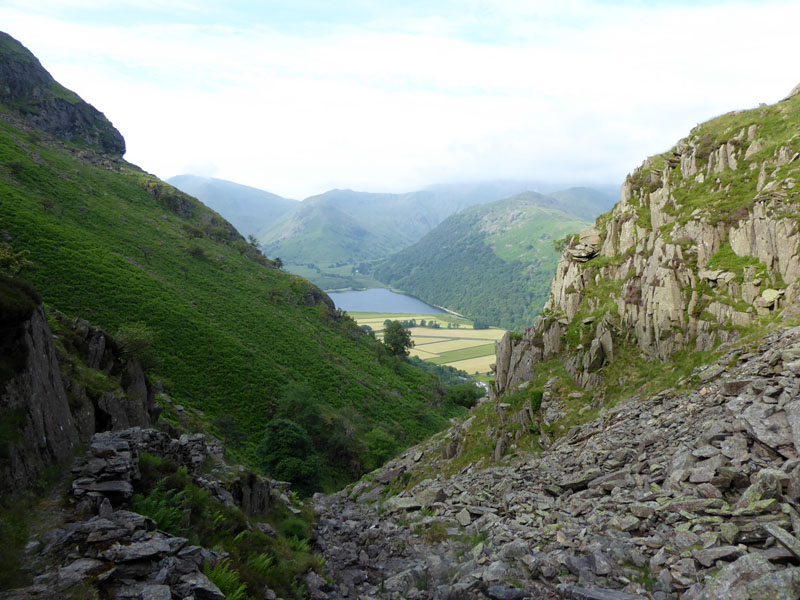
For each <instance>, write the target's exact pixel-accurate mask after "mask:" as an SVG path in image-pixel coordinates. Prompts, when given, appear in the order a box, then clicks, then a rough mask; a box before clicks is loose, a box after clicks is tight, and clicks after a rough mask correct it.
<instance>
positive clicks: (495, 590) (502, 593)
mask: <svg viewBox="0 0 800 600" xmlns="http://www.w3.org/2000/svg"><path fill="white" fill-rule="evenodd" d="M486 594H487V595H488V596H489V598H492V600H525V598H530V597H531V595H530V593H529V592H526V591H525V590H520V589H518V588H513V587H503V586H502V585H493V586H491V587H490V588H489V589H488V590H486Z"/></svg>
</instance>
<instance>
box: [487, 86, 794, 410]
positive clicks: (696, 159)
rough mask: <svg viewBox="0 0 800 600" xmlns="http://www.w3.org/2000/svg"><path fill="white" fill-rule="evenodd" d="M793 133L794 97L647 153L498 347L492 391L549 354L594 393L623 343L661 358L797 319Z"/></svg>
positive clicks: (570, 245)
mask: <svg viewBox="0 0 800 600" xmlns="http://www.w3.org/2000/svg"><path fill="white" fill-rule="evenodd" d="M799 131H800V98H799V97H798V96H797V95H792V96H790V97H788V98H787V99H785V100H783V101H781V102H779V103H778V104H775V105H773V106H769V107H767V106H762V107H759V108H758V109H754V110H749V111H740V112H735V113H730V114H727V115H723V116H721V117H718V118H717V119H714V120H712V121H709V122H707V123H705V124H703V125H700V126H698V127H697V128H695V129H694V130H693V131H692V132H691V134H690V135H689V136H688V137H687V138H685V139H683V140H681V141H679V142H678V143H677V144H676V145H675V146H674V147H673V148H672V149H671V150H670V151H668V152H666V153H664V154H661V155H658V156H654V157H651V158H649V159H647V160H646V161H645V162H644V163H643V164H642V165H641V166H640V167H639V168H638V169H636V170H635V171H634V172H633V173H632V174H631V175H629V176H628V178H627V180H626V181H625V183H624V185H623V188H622V195H621V199H620V202H619V203H618V204H617V205H616V206H615V207H614V209H613V210H612V211H611V212H610V213H607V214H605V215H602V216H601V217H599V218H598V219H597V221H596V224H595V229H593V230H587V231H584V232H582V233H581V235H580V236H576V237H573V238H572V239H569V240H568V241H567V244H566V247H565V249H564V252H563V255H562V257H561V260H560V262H559V265H558V268H557V272H556V275H555V279H554V281H553V286H552V289H551V293H550V300H549V302H548V303H547V305H546V306H545V309H544V311H543V315H542V316H541V317H540V318H539V319H538V320H537V322H536V323H535V324H534V325H533V327H531V328H530V329H528V330H527V331H526V332H525V333H524V334H523V335H522V337H521V338H518V339H514V338H513V337H512V336H511V335H508V336H507V337H506V338H504V339H503V340H502V341H501V342H500V343H499V344H498V346H497V364H496V388H495V391H496V392H497V393H498V394H501V393H503V392H504V391H506V390H509V389H511V388H513V387H515V386H516V385H518V384H519V383H520V382H522V381H526V380H528V379H530V378H531V376H532V373H533V365H534V364H536V363H537V362H541V361H544V360H548V359H551V358H555V357H557V356H559V357H561V358H562V360H563V361H564V365H565V367H566V369H567V372H568V373H569V374H570V376H571V377H572V378H573V379H574V380H575V382H576V383H577V384H579V385H580V386H581V387H584V388H590V387H595V386H597V385H598V384H599V383H600V382H601V381H602V380H603V379H602V375H603V366H604V365H606V364H608V363H610V362H611V361H613V360H614V354H615V350H614V349H615V346H616V345H617V344H619V343H626V344H631V345H633V346H634V347H636V348H638V350H640V351H641V352H642V353H644V354H645V355H646V356H648V357H649V358H651V359H666V358H669V357H670V356H672V355H673V354H674V353H675V352H677V351H680V350H698V351H702V350H710V349H712V348H714V347H716V346H717V345H718V344H719V343H720V342H725V341H730V340H732V339H734V338H735V337H736V336H737V335H738V334H739V333H740V332H741V331H742V329H743V328H746V327H748V326H751V325H755V324H757V323H759V322H760V321H762V320H768V319H769V318H770V317H771V316H775V315H776V314H777V313H782V312H785V309H786V308H787V307H791V311H790V313H791V314H794V310H795V308H794V305H795V304H796V302H797V300H798V292H799V291H800V287H799V286H798V283H797V280H798V277H800V251H799V248H800V230H799V229H798V204H797V203H798V199H800V196H799V195H798V190H797V188H796V180H797V177H798V172H800V160H798V158H800V134H798V132H799ZM786 314H789V313H786Z"/></svg>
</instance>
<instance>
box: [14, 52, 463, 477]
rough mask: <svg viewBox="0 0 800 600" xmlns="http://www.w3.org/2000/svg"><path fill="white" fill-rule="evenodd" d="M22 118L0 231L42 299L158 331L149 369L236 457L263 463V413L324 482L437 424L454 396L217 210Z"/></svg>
mask: <svg viewBox="0 0 800 600" xmlns="http://www.w3.org/2000/svg"><path fill="white" fill-rule="evenodd" d="M20 48H21V46H20ZM3 52H4V50H3V49H2V48H0V53H3ZM4 57H5V58H6V59H7V58H8V54H7V53H5V54H4ZM2 64H3V63H0V88H2V84H3V71H2ZM23 119H25V116H24V115H21V113H19V112H18V111H16V110H14V109H12V108H10V107H8V106H6V110H5V111H3V112H0V198H2V201H0V244H2V245H10V246H11V248H12V249H13V251H15V252H19V251H23V250H24V251H27V252H29V255H28V258H29V260H30V261H31V262H32V266H31V267H30V268H29V269H28V270H26V271H25V273H24V276H26V277H27V278H28V279H29V280H30V281H31V282H32V283H33V284H34V285H35V286H36V288H37V289H38V290H39V291H40V292H41V294H42V296H43V297H44V301H45V302H46V303H47V304H48V305H50V306H52V307H55V308H57V309H58V310H60V311H62V312H63V313H65V314H67V315H70V316H74V317H80V318H85V319H88V320H90V321H91V322H92V323H93V324H96V325H99V326H101V327H103V328H105V329H106V330H108V331H110V332H112V333H114V332H119V331H120V330H122V331H123V332H127V333H128V334H129V335H130V334H131V332H133V333H134V334H137V335H139V337H141V338H145V339H146V338H148V337H152V338H153V339H152V343H151V350H150V351H151V353H152V359H153V362H154V364H155V366H154V368H153V375H154V377H155V378H156V380H158V381H160V382H161V384H162V385H163V388H164V390H165V392H166V393H167V394H169V395H170V396H171V397H172V398H173V400H174V401H175V402H176V403H179V404H183V405H185V406H186V407H190V408H195V409H198V410H201V411H203V413H204V415H205V419H206V420H207V421H210V422H215V423H217V426H218V427H219V429H220V431H221V432H222V433H225V435H226V436H227V435H229V434H230V438H231V440H234V439H235V440H239V444H238V450H237V452H238V454H239V457H240V458H242V459H244V460H246V461H248V462H249V463H250V464H254V465H258V464H259V462H260V458H259V455H258V453H257V451H256V449H257V447H258V445H259V443H260V442H261V440H262V436H263V431H264V428H265V425H266V424H267V422H268V421H269V420H270V419H272V418H273V417H276V416H286V415H287V414H288V415H289V416H290V417H291V418H294V419H296V420H297V421H298V422H301V424H302V425H303V426H304V427H306V429H308V431H309V433H310V434H311V435H312V437H313V438H314V439H313V441H314V446H315V448H316V451H317V452H319V454H320V458H321V460H322V464H323V469H324V472H325V484H326V485H327V486H328V487H331V486H333V485H336V484H339V483H341V482H342V481H344V480H347V479H352V478H353V477H354V476H356V475H358V474H360V471H361V470H362V468H363V466H364V465H365V463H369V462H370V461H372V462H373V463H374V462H375V461H378V460H380V459H381V458H386V448H387V447H389V448H391V449H397V448H399V447H402V446H405V445H408V444H411V443H412V442H414V441H417V440H419V439H422V438H423V437H425V436H427V435H429V434H431V433H432V432H434V431H436V430H438V429H440V428H442V427H443V426H445V425H446V423H447V420H446V417H447V416H449V415H450V414H451V413H452V412H453V411H454V410H456V409H455V408H453V407H448V406H446V405H443V404H441V402H440V399H441V395H440V392H439V384H438V382H436V380H434V379H433V378H432V377H431V376H429V375H427V374H425V373H423V372H422V371H420V370H418V369H416V368H413V367H411V366H410V365H408V364H405V363H398V362H397V361H395V360H394V359H393V358H392V357H390V356H387V355H386V354H385V352H384V350H383V346H382V345H381V344H379V343H378V342H376V341H375V340H374V339H373V338H371V337H370V336H368V335H365V334H364V333H363V332H362V331H361V330H360V329H358V328H357V326H356V324H355V322H354V321H352V320H351V319H349V318H348V317H346V316H343V315H342V314H339V313H337V312H336V311H335V310H334V309H333V306H332V304H331V303H330V300H329V299H328V298H327V296H325V295H324V294H323V293H322V292H321V291H320V290H319V289H318V288H316V287H314V286H313V285H311V284H310V283H308V282H307V281H305V280H303V279H301V278H299V277H296V276H292V275H288V274H286V273H284V272H282V271H280V270H279V269H276V268H275V267H274V265H273V264H272V262H271V261H269V260H267V259H266V258H264V257H263V256H262V255H261V254H260V252H258V251H257V250H256V249H255V248H253V247H252V246H250V245H248V244H247V243H246V242H245V241H244V240H243V239H242V238H241V236H239V234H238V233H237V232H236V231H235V230H234V229H233V228H232V227H231V225H230V224H228V223H227V222H226V221H224V220H223V219H222V218H221V217H220V216H219V215H218V214H216V213H215V212H213V211H211V210H210V209H208V208H207V207H205V206H204V205H202V204H201V203H200V202H198V201H197V200H195V199H194V198H191V197H189V196H187V195H186V194H183V193H182V192H179V191H178V190H176V189H175V188H173V187H171V186H169V185H167V184H165V183H163V182H161V181H159V180H158V179H156V178H155V177H153V176H150V175H148V174H146V173H144V172H143V171H141V170H140V169H139V168H138V167H136V166H134V165H131V164H129V163H127V162H125V161H124V160H122V159H121V158H119V157H117V156H112V155H107V154H103V153H101V152H100V151H99V149H98V148H97V147H87V146H86V144H85V143H84V140H78V141H74V140H73V138H72V137H70V138H69V139H63V138H62V139H57V138H53V137H50V136H49V135H47V134H45V133H43V132H41V131H40V130H36V129H32V128H31V127H30V121H29V120H23ZM106 123H107V121H106ZM107 126H108V127H109V128H111V129H113V128H112V127H111V125H110V124H108V125H107ZM113 131H116V130H113ZM223 429H224V431H223ZM243 436H246V438H245V437H243ZM387 440H388V442H387ZM234 447H235V448H236V444H234Z"/></svg>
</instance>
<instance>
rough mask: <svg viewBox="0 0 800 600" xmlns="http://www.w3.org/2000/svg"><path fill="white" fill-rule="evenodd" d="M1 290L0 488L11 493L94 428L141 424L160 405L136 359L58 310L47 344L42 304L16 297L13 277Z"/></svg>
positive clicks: (67, 452) (58, 459) (151, 417)
mask: <svg viewBox="0 0 800 600" xmlns="http://www.w3.org/2000/svg"><path fill="white" fill-rule="evenodd" d="M21 290H22V291H21ZM0 292H2V294H0V295H1V296H3V299H4V300H6V302H4V304H3V306H2V307H1V308H2V310H0V329H2V332H3V338H4V344H3V347H2V353H1V354H2V360H3V367H4V369H3V377H2V378H0V423H2V425H1V426H0V490H2V492H3V493H4V494H9V495H11V496H14V495H16V494H18V493H20V492H22V491H24V490H26V489H27V488H28V487H30V485H31V484H32V483H33V482H35V481H36V479H37V477H38V476H39V475H40V474H41V472H42V471H43V470H44V469H45V468H46V467H48V466H50V465H53V464H56V463H58V462H61V461H63V460H64V459H66V458H68V457H69V456H70V455H71V454H72V453H73V451H74V450H75V449H76V448H77V446H78V444H80V443H82V442H86V441H87V440H88V439H89V438H90V437H91V436H92V434H93V433H95V432H96V431H107V430H117V429H124V428H127V427H132V426H142V427H146V426H149V425H150V424H151V423H153V422H154V421H155V419H156V418H157V417H158V412H159V411H158V408H157V405H156V404H155V402H154V398H153V390H152V388H151V387H150V385H149V384H148V382H147V379H146V378H145V374H144V371H143V370H142V368H141V366H140V365H139V363H138V362H137V361H136V360H135V359H128V358H126V357H124V356H123V355H122V353H121V352H120V350H119V348H118V347H117V345H116V344H115V343H114V341H113V340H112V339H111V338H110V337H109V336H107V335H106V334H105V333H104V332H103V331H101V330H100V329H98V328H96V327H91V326H90V325H89V324H88V323H86V322H85V321H77V320H76V321H70V320H68V319H66V318H65V317H63V316H61V315H58V316H57V320H58V322H59V330H60V334H61V336H60V337H59V338H56V343H54V336H53V333H52V332H51V330H50V327H49V325H48V322H47V318H46V317H45V313H44V310H43V308H42V305H41V304H39V303H38V302H36V300H35V299H33V298H30V299H29V300H30V302H24V300H23V302H20V301H19V300H20V299H24V296H23V295H22V294H24V293H25V292H24V288H21V287H19V286H17V285H16V284H14V283H9V282H7V281H3V282H0ZM10 294H14V295H15V297H16V298H17V303H16V306H11V303H10V302H9V301H8V300H7V298H8V297H9V295H10ZM67 338H69V339H67Z"/></svg>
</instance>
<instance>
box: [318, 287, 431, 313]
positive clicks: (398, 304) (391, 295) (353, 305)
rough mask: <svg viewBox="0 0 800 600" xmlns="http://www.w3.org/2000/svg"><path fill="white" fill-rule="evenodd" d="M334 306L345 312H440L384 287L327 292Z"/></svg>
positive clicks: (420, 301)
mask: <svg viewBox="0 0 800 600" xmlns="http://www.w3.org/2000/svg"><path fill="white" fill-rule="evenodd" d="M328 296H330V297H331V300H333V302H334V304H336V308H341V309H342V310H346V311H347V312H377V313H401V314H409V315H434V314H442V313H445V312H446V311H443V310H442V309H440V308H436V307H435V306H431V305H430V304H425V303H424V302H423V301H422V300H417V299H416V298H412V297H411V296H406V295H405V294H398V293H397V292H393V291H391V290H387V289H386V288H372V289H369V290H359V291H354V292H352V291H351V292H329V293H328Z"/></svg>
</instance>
